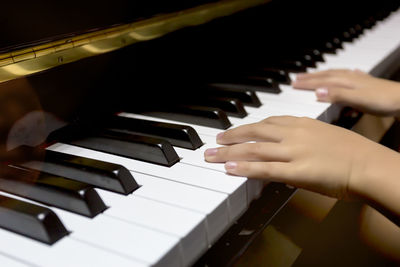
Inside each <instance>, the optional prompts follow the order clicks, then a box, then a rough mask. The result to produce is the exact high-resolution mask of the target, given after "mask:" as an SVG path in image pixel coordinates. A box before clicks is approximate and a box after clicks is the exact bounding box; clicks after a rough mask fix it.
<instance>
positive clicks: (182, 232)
mask: <svg viewBox="0 0 400 267" xmlns="http://www.w3.org/2000/svg"><path fill="white" fill-rule="evenodd" d="M99 194H100V195H101V197H102V198H103V199H104V200H105V201H106V202H107V203H109V204H110V205H111V206H112V209H108V210H106V211H105V212H104V214H105V216H111V217H112V218H115V219H118V220H124V221H126V222H129V223H133V224H136V225H142V226H145V227H147V228H150V229H153V230H156V231H159V232H162V233H168V234H170V235H173V236H177V237H179V239H180V248H181V250H182V257H183V265H184V266H189V265H191V264H193V262H194V260H196V259H197V258H199V257H200V256H201V255H202V254H203V253H204V252H205V251H206V250H207V248H208V246H209V245H211V244H209V242H208V240H207V230H206V222H205V220H206V216H205V215H204V214H201V213H197V212H193V211H190V210H188V209H183V208H179V207H175V206H171V205H168V204H165V203H161V202H157V201H154V200H150V199H146V198H143V197H140V196H138V195H134V194H133V195H130V196H127V197H124V198H121V197H120V196H118V195H116V194H113V193H110V192H106V191H103V190H99Z"/></svg>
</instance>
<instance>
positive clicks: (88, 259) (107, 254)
mask: <svg viewBox="0 0 400 267" xmlns="http://www.w3.org/2000/svg"><path fill="white" fill-rule="evenodd" d="M0 238H1V240H2V242H0V251H1V252H2V253H5V254H7V255H10V257H13V258H15V259H19V258H20V257H21V258H23V259H24V261H26V262H27V263H28V264H29V266H41V267H53V266H60V267H62V266H65V267H67V266H104V267H107V266H113V265H116V266H126V267H128V266H130V267H132V266H137V267H144V266H148V264H145V263H144V262H140V261H135V260H133V259H129V258H127V257H125V256H123V255H118V254H117V253H113V252H111V251H108V250H105V249H102V248H99V246H97V247H96V246H90V245H88V244H85V243H84V242H80V241H78V240H74V239H72V238H65V239H63V240H60V241H61V242H58V243H56V244H55V245H53V246H51V247H49V246H48V245H44V244H41V243H39V242H37V241H34V240H30V239H28V238H26V237H22V236H18V235H15V234H13V233H11V232H8V231H6V230H3V229H0ZM21 251H23V254H21ZM69 252H73V257H72V256H71V253H69Z"/></svg>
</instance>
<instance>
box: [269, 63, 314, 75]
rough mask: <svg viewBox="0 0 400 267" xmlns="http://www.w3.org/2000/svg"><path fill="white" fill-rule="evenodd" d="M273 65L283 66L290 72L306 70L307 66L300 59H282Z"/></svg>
mask: <svg viewBox="0 0 400 267" xmlns="http://www.w3.org/2000/svg"><path fill="white" fill-rule="evenodd" d="M272 67H277V68H282V69H284V70H286V71H288V72H296V73H297V72H305V71H306V70H307V66H305V65H304V64H303V62H301V61H300V60H281V61H278V62H276V63H272Z"/></svg>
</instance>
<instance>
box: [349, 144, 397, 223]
mask: <svg viewBox="0 0 400 267" xmlns="http://www.w3.org/2000/svg"><path fill="white" fill-rule="evenodd" d="M372 148H373V149H371V150H370V151H369V153H365V156H363V158H364V159H362V160H361V161H360V162H358V163H357V164H358V165H356V166H355V167H354V171H352V175H351V176H350V179H349V184H348V192H349V194H350V195H351V196H352V197H355V198H358V199H362V200H363V201H364V202H366V203H367V204H369V205H371V206H373V207H375V208H376V209H377V210H379V211H380V212H381V213H382V214H384V215H386V216H387V217H388V218H389V219H391V220H392V221H397V220H398V219H399V218H400V207H399V206H398V203H400V194H399V189H400V178H399V175H400V155H399V154H398V153H397V152H395V151H393V150H390V149H388V148H386V147H384V146H381V145H378V144H376V146H375V147H372Z"/></svg>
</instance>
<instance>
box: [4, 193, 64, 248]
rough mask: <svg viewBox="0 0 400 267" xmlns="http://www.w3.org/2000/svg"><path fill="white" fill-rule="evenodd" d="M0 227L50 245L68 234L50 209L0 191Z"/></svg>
mask: <svg viewBox="0 0 400 267" xmlns="http://www.w3.org/2000/svg"><path fill="white" fill-rule="evenodd" d="M0 227H1V228H4V229H7V230H10V231H12V232H15V233H18V234H21V235H23V236H27V237H29V238H32V239H35V240H39V241H41V242H44V243H46V244H50V245H51V244H54V243H55V242H57V241H58V240H60V239H61V238H63V237H64V236H66V235H68V231H67V230H66V229H65V227H64V225H63V224H62V222H61V221H60V219H59V218H58V217H57V215H56V214H55V213H54V212H53V211H51V210H50V209H47V208H44V207H40V206H37V205H34V204H30V203H27V202H23V201H21V200H17V199H13V198H10V197H7V196H4V195H2V194H1V193H0Z"/></svg>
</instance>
